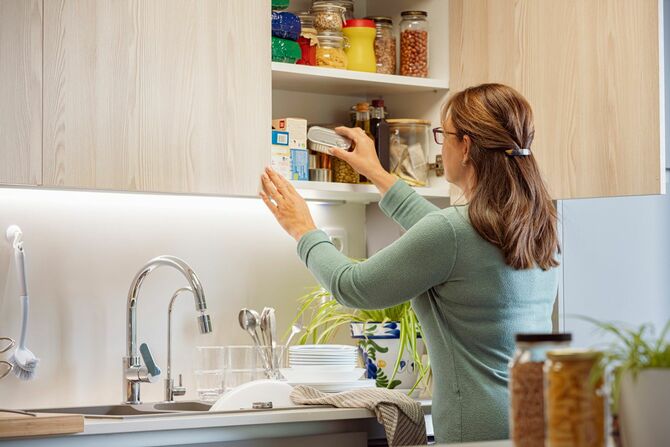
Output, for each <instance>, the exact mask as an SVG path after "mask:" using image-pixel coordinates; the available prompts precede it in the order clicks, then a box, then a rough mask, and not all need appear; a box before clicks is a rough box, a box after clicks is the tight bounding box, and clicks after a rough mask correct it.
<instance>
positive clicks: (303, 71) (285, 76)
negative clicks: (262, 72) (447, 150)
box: [272, 62, 449, 96]
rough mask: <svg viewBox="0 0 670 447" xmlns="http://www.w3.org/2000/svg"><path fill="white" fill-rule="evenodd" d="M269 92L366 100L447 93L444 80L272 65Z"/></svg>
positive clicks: (280, 64) (307, 66)
mask: <svg viewBox="0 0 670 447" xmlns="http://www.w3.org/2000/svg"><path fill="white" fill-rule="evenodd" d="M272 88H273V89H279V90H289V91H298V92H307V93H322V94H329V95H347V96H366V95H390V94H397V93H415V92H431V91H433V92H435V91H446V90H448V89H449V86H448V82H447V81H445V80H443V79H431V78H414V77H410V76H398V75H388V74H379V73H366V72H362V71H350V70H338V69H335V68H324V67H312V66H309V65H297V64H285V63H281V62H273V63H272Z"/></svg>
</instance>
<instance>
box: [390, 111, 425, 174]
mask: <svg viewBox="0 0 670 447" xmlns="http://www.w3.org/2000/svg"><path fill="white" fill-rule="evenodd" d="M386 122H387V123H388V125H389V135H390V137H389V153H390V154H389V155H390V156H389V158H390V160H389V161H390V163H389V164H390V166H389V167H390V170H391V174H394V175H395V176H396V177H398V178H401V179H403V180H404V181H405V182H407V183H408V184H409V185H411V186H426V185H427V184H428V168H429V166H428V154H429V149H430V136H429V134H430V121H426V120H417V119H391V120H387V121H386Z"/></svg>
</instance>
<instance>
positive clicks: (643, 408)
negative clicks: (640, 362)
mask: <svg viewBox="0 0 670 447" xmlns="http://www.w3.org/2000/svg"><path fill="white" fill-rule="evenodd" d="M668 415H670V369H669V368H664V369H661V368H652V369H644V370H642V371H640V372H639V373H638V374H637V376H635V377H633V375H632V374H631V373H625V374H624V376H623V377H622V380H621V395H620V400H619V424H620V430H621V440H622V443H623V447H659V446H662V445H664V446H667V445H670V423H668Z"/></svg>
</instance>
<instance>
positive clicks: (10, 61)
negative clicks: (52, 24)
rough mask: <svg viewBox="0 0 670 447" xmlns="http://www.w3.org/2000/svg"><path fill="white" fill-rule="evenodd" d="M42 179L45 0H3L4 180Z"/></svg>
mask: <svg viewBox="0 0 670 447" xmlns="http://www.w3.org/2000/svg"><path fill="white" fill-rule="evenodd" d="M41 181H42V1H41V0H0V183H2V184H10V185H39V184H40V183H41Z"/></svg>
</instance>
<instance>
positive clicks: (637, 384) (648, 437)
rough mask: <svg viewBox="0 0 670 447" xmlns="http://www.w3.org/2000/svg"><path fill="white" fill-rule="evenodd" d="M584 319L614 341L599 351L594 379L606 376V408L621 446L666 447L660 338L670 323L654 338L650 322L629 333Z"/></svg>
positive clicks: (665, 364)
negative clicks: (607, 397)
mask: <svg viewBox="0 0 670 447" xmlns="http://www.w3.org/2000/svg"><path fill="white" fill-rule="evenodd" d="M585 319H586V320H588V321H591V322H592V323H594V324H595V325H597V326H598V327H599V328H601V329H602V330H604V331H605V332H607V333H610V334H612V335H614V337H615V341H614V342H613V343H612V344H611V345H610V346H609V347H608V348H607V349H606V350H604V352H603V356H602V359H601V362H600V364H599V365H598V367H597V369H596V370H595V371H594V379H597V378H599V377H602V376H604V375H605V376H610V379H611V382H610V383H611V387H610V390H611V409H612V414H613V415H614V416H615V421H617V422H618V428H619V435H620V439H621V443H622V445H623V446H624V447H657V446H661V445H670V424H669V423H668V415H669V414H670V342H669V341H668V340H666V337H667V336H668V332H669V331H670V321H668V323H667V324H666V325H665V327H664V328H663V330H662V331H661V333H660V334H659V336H658V337H655V336H654V328H653V325H651V324H643V325H642V326H640V327H639V328H637V329H631V328H628V327H626V326H624V325H623V324H616V323H604V322H599V321H596V320H593V319H591V318H585ZM616 425H617V424H615V427H614V428H615V430H614V432H615V434H616Z"/></svg>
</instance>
